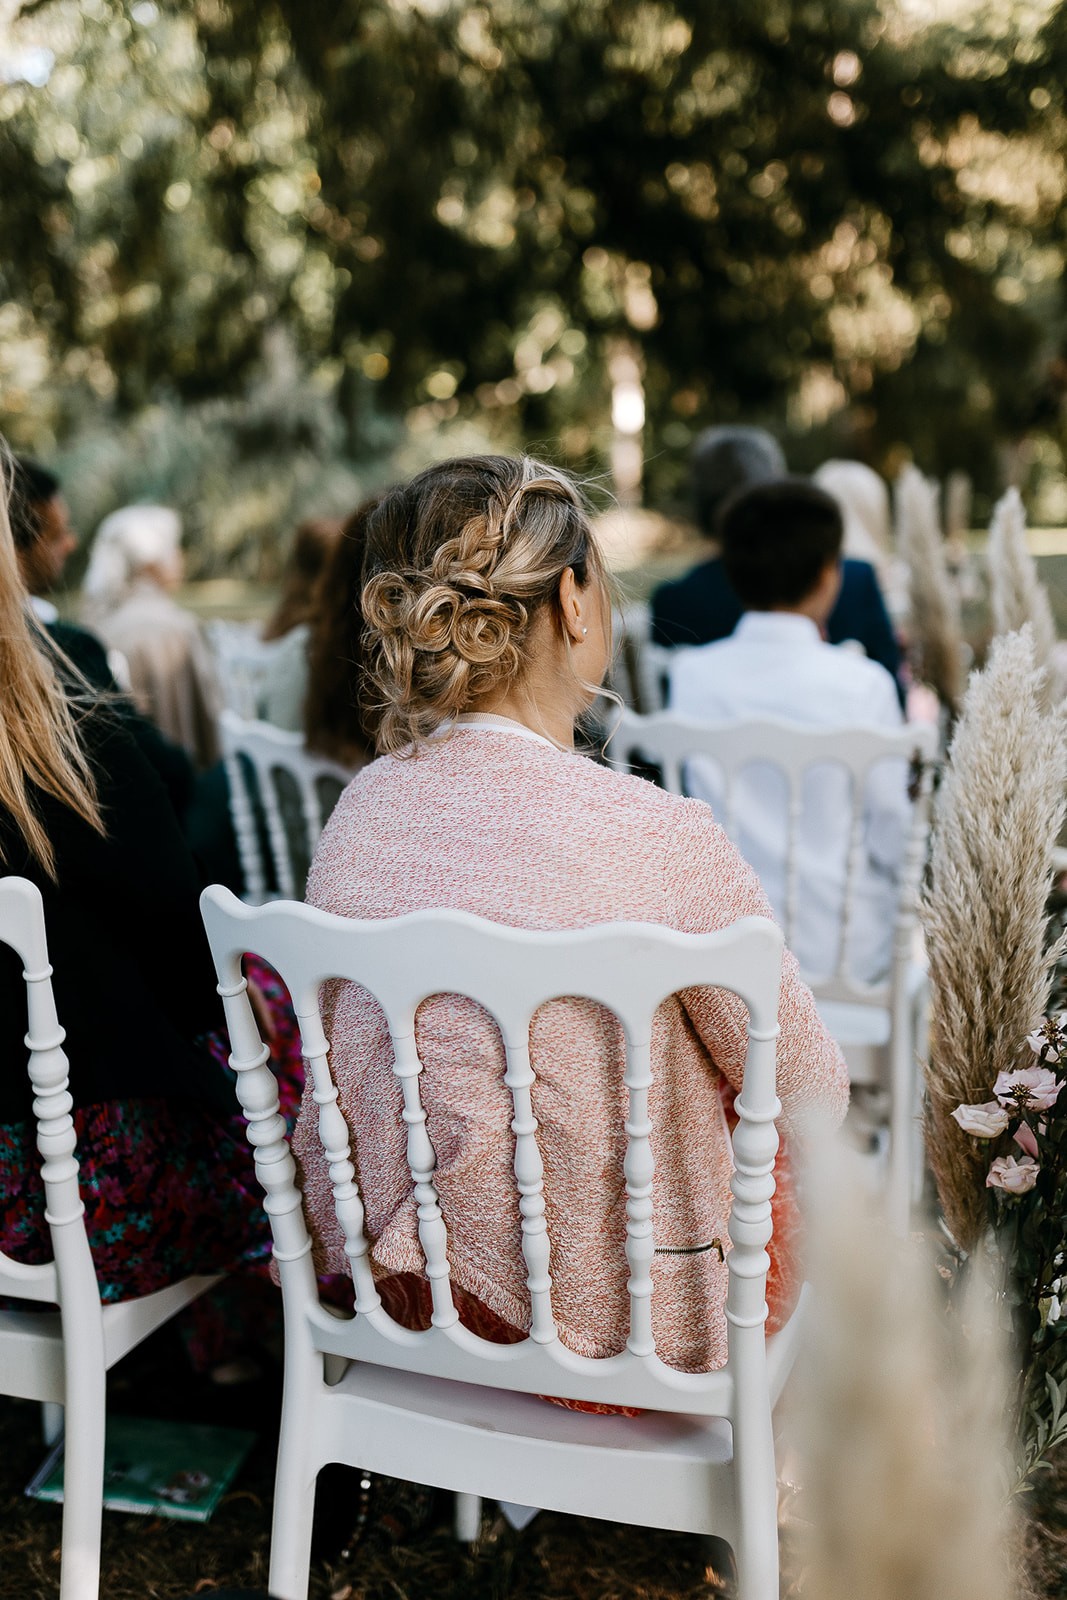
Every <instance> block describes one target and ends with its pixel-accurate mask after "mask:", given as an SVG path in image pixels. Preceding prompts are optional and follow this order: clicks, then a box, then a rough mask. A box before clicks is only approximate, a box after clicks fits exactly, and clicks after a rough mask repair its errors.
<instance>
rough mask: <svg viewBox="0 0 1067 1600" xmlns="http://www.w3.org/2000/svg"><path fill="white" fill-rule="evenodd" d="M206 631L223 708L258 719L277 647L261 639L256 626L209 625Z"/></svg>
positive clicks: (245, 624) (242, 623)
mask: <svg viewBox="0 0 1067 1600" xmlns="http://www.w3.org/2000/svg"><path fill="white" fill-rule="evenodd" d="M206 631H207V638H208V644H209V645H210V647H211V654H212V656H213V657H214V660H215V667H216V671H217V674H218V681H219V688H220V690H221V692H222V703H223V706H224V707H225V708H226V709H227V710H229V711H233V712H235V713H236V715H237V716H239V717H249V718H251V717H255V716H256V715H257V713H258V710H259V702H260V696H261V694H262V690H263V683H264V679H265V677H266V673H267V669H268V667H269V665H270V661H271V657H272V654H273V652H274V650H275V649H276V648H277V646H276V645H275V644H274V643H273V642H265V641H264V640H263V639H261V638H260V635H259V624H258V623H254V622H218V621H216V622H209V623H208V624H207V630H206Z"/></svg>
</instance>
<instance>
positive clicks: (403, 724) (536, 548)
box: [362, 456, 603, 752]
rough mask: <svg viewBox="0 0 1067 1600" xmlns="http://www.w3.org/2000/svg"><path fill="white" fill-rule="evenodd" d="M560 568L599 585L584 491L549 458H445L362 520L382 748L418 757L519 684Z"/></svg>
mask: <svg viewBox="0 0 1067 1600" xmlns="http://www.w3.org/2000/svg"><path fill="white" fill-rule="evenodd" d="M568 567H571V568H572V569H573V571H574V574H575V577H576V579H577V581H578V583H579V585H580V586H582V587H584V586H585V585H586V584H587V583H588V582H589V580H590V578H591V577H602V575H603V566H602V562H601V558H600V554H599V551H598V550H597V547H596V542H595V540H594V538H593V534H592V530H591V528H590V526H589V517H588V513H587V510H586V506H585V503H584V500H583V497H582V494H581V491H580V490H579V488H578V486H577V485H576V484H575V483H574V481H573V480H572V479H571V478H570V477H568V476H567V474H566V473H565V472H561V471H560V470H559V469H558V468H557V467H553V466H550V465H548V464H547V463H545V462H543V461H536V460H534V459H533V458H531V457H529V456H521V457H519V458H518V459H513V458H511V457H508V456H471V457H464V458H459V459H456V460H452V461H445V462H442V463H440V464H439V465H437V466H433V467H428V468H427V469H426V470H425V471H423V472H421V473H419V474H418V476H417V477H415V478H413V479H412V480H411V482H410V483H408V484H406V485H404V486H402V487H400V488H397V489H394V490H392V491H391V492H390V493H389V494H387V495H385V496H384V497H383V498H382V500H381V502H380V503H379V505H378V506H377V508H376V509H375V510H374V512H373V513H372V514H371V516H370V518H369V521H368V528H367V556H366V562H365V566H364V579H365V582H364V587H363V595H362V607H363V618H364V623H365V626H366V630H367V631H366V635H365V644H366V649H367V691H366V699H367V707H366V710H367V716H368V720H369V722H370V725H371V726H372V727H373V728H374V730H375V735H376V741H377V745H378V749H379V750H380V751H382V752H387V751H393V752H395V751H398V750H402V749H405V748H407V747H409V746H410V747H412V748H414V749H417V747H418V745H419V744H420V743H421V742H423V741H424V740H425V739H427V738H428V737H429V736H430V735H431V734H432V733H434V732H435V730H436V729H438V728H439V727H440V726H441V725H442V723H447V722H449V721H450V720H451V719H452V718H454V717H456V716H458V715H459V714H460V713H461V712H463V711H467V710H469V709H470V708H471V707H472V706H474V705H476V704H477V703H478V702H479V701H480V700H482V699H484V698H485V697H486V696H487V695H489V694H492V693H494V692H499V691H501V690H504V689H507V688H508V687H509V686H510V685H511V684H512V683H513V682H514V681H515V680H516V679H517V678H519V676H520V675H521V674H522V672H523V671H524V669H525V667H526V666H527V664H528V645H529V636H530V628H531V624H532V623H533V620H534V618H535V616H536V615H537V614H538V613H539V612H540V610H541V608H542V607H543V606H544V605H546V604H551V603H553V602H555V601H556V599H557V597H558V593H559V581H560V578H561V576H562V575H563V573H564V572H565V570H566V569H567V568H568Z"/></svg>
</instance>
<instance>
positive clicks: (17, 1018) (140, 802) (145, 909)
mask: <svg viewBox="0 0 1067 1600" xmlns="http://www.w3.org/2000/svg"><path fill="white" fill-rule="evenodd" d="M0 681H2V682H3V685H4V697H3V715H2V717H0V872H2V873H4V874H16V875H19V876H21V877H25V878H29V879H30V880H31V881H32V882H34V883H35V884H36V885H37V886H38V888H39V889H40V891H41V894H42V896H43V899H44V907H45V919H46V925H47V932H48V943H49V955H50V959H51V961H52V963H53V965H54V968H55V974H54V979H53V982H54V987H55V995H56V1005H57V1009H58V1012H59V1017H60V1020H61V1022H62V1024H63V1026H64V1027H65V1028H66V1030H67V1037H66V1046H65V1048H66V1051H67V1054H68V1057H69V1061H70V1092H71V1095H72V1097H73V1102H74V1122H75V1127H76V1130H77V1135H78V1160H79V1163H80V1177H81V1187H82V1197H83V1199H84V1201H85V1206H86V1225H87V1228H88V1233H89V1240H90V1244H91V1247H92V1251H93V1257H94V1260H95V1262H96V1267H97V1273H98V1276H99V1280H100V1286H101V1294H102V1297H103V1299H104V1301H105V1302H108V1303H110V1302H113V1301H119V1300H123V1299H127V1298H130V1297H131V1296H136V1295H142V1294H147V1293H150V1292H151V1291H154V1290H156V1289H159V1288H161V1287H163V1286H164V1285H165V1284H167V1283H170V1282H173V1281H175V1280H176V1279H178V1278H181V1277H184V1276H186V1275H188V1274H189V1273H215V1272H228V1271H230V1270H232V1269H236V1268H242V1267H252V1266H259V1267H261V1268H263V1269H264V1270H265V1265H266V1260H267V1257H268V1255H269V1242H268V1230H267V1229H266V1227H265V1224H264V1217H263V1212H262V1208H261V1204H260V1200H259V1194H258V1189H257V1185H256V1180H255V1177H254V1174H253V1170H252V1163H251V1160H250V1157H249V1152H248V1149H247V1146H246V1144H245V1141H244V1139H243V1137H242V1134H241V1130H240V1127H239V1126H238V1124H237V1119H236V1118H235V1116H234V1112H235V1102H234V1097H233V1090H232V1088H231V1086H230V1084H229V1082H228V1081H227V1078H226V1074H225V1071H224V1070H223V1067H222V1065H221V1063H222V1062H223V1061H224V1060H225V1049H224V1045H223V1043H222V1039H221V1036H214V1035H212V1033H211V1030H213V1029H215V1028H216V1027H217V1026H218V1025H219V1023H220V1020H221V1017H220V1010H219V1002H218V999H217V996H216V993H215V975H214V971H213V968H212V964H211V960H210V956H209V952H208V949H207V944H206V940H205V937H204V933H203V928H202V925H201V922H200V917H199V915H198V907H197V899H198V894H199V890H200V884H199V881H198V878H197V874H196V870H195V868H194V865H193V860H192V857H191V856H190V854H189V851H188V849H187V847H186V845H185V842H184V840H183V838H182V835H181V832H180V830H179V827H178V822H177V819H176V817H175V815H174V811H173V809H172V807H171V805H170V803H169V802H168V800H167V797H166V794H165V792H164V789H163V787H162V784H161V783H160V780H159V778H158V776H157V775H156V772H155V771H154V769H153V767H152V765H151V764H150V762H149V761H148V760H147V759H146V758H145V756H144V754H143V753H142V751H141V749H140V747H139V745H138V743H137V740H136V739H135V738H134V736H133V734H132V733H131V731H130V729H129V726H128V725H127V722H126V719H125V717H124V715H123V713H122V709H121V706H116V705H115V704H114V703H113V702H112V700H111V698H110V697H108V696H100V695H99V694H97V693H96V692H95V691H94V690H93V689H92V687H91V686H90V685H87V683H86V680H85V679H84V678H83V677H82V676H81V674H80V673H77V672H76V671H75V670H74V669H72V667H71V666H70V663H69V661H68V659H67V658H66V656H64V655H63V654H62V653H61V652H60V651H58V650H57V649H56V647H55V646H54V645H53V643H52V642H51V641H50V639H49V637H48V635H47V634H46V633H44V632H43V631H42V630H41V629H40V627H39V626H38V625H37V624H36V622H35V621H34V620H33V619H32V617H31V615H30V613H29V608H28V607H27V605H26V591H25V589H24V587H23V585H22V581H21V578H20V575H19V569H18V564H17V561H16V555H15V548H14V544H13V541H12V538H11V531H10V526H9V522H8V516H7V510H6V495H0ZM0 1019H2V1021H0V1034H2V1047H3V1054H4V1059H5V1062H6V1063H7V1066H6V1070H5V1072H4V1074H3V1076H2V1078H0V1249H3V1250H4V1251H5V1252H6V1253H8V1254H10V1255H11V1256H13V1257H14V1258H15V1259H18V1260H24V1261H31V1262H32V1261H40V1260H46V1259H49V1257H50V1241H49V1239H48V1233H47V1228H46V1225H45V1221H44V1197H43V1191H42V1185H41V1179H40V1157H39V1155H38V1152H37V1150H36V1146H35V1126H34V1122H33V1119H32V1114H31V1094H30V1085H29V1079H28V1076H27V1074H26V1072H25V1070H24V1069H22V1068H20V1066H19V1063H20V1062H23V1061H24V1060H25V1056H26V1051H25V1046H24V1043H23V1038H24V1035H25V1032H26V999H25V985H24V983H23V979H22V972H21V963H20V961H19V959H18V957H17V956H16V955H15V953H14V951H12V950H10V949H9V948H8V947H7V946H4V945H0Z"/></svg>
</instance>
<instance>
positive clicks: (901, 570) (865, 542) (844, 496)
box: [811, 459, 908, 623]
mask: <svg viewBox="0 0 1067 1600" xmlns="http://www.w3.org/2000/svg"><path fill="white" fill-rule="evenodd" d="M811 481H812V482H813V483H817V484H818V485H819V488H820V489H825V490H826V492H827V494H832V495H833V497H834V499H835V500H836V501H837V503H838V505H839V506H840V507H841V515H842V517H843V518H844V521H845V543H844V546H843V553H844V555H845V557H846V559H847V558H848V557H850V556H854V557H855V558H856V559H857V560H859V561H869V562H870V564H871V566H872V567H873V568H874V570H875V573H876V574H877V577H878V587H879V588H880V589H881V591H882V594H883V595H884V596H885V602H886V607H887V609H888V611H889V615H890V616H891V617H892V618H893V620H894V621H895V622H898V623H899V621H900V620H901V618H902V617H903V616H904V615H905V613H906V612H907V609H908V572H907V564H906V563H905V562H904V561H902V560H901V559H900V557H899V556H898V555H897V553H896V549H895V546H894V543H893V516H892V512H891V510H890V505H889V489H888V487H887V485H886V481H885V479H884V478H883V477H881V475H880V474H879V473H877V472H875V470H874V468H873V467H868V466H867V465H866V463H865V462H863V461H838V460H836V459H835V460H830V461H824V462H823V463H822V465H821V466H819V467H816V469H815V471H814V472H813V473H812V475H811Z"/></svg>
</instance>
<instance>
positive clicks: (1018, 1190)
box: [985, 1156, 1041, 1194]
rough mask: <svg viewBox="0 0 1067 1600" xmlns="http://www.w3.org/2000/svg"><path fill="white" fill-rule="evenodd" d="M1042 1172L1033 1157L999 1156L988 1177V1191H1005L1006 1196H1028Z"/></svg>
mask: <svg viewBox="0 0 1067 1600" xmlns="http://www.w3.org/2000/svg"><path fill="white" fill-rule="evenodd" d="M1040 1171H1041V1168H1040V1167H1039V1166H1038V1164H1037V1162H1036V1161H1035V1160H1034V1158H1033V1156H1022V1157H1021V1158H1020V1160H1018V1161H1016V1159H1015V1157H1014V1156H998V1157H997V1159H996V1160H995V1161H994V1162H993V1164H992V1166H991V1167H990V1169H989V1172H988V1173H987V1175H986V1180H985V1181H986V1188H987V1189H1003V1190H1004V1192H1005V1194H1028V1193H1029V1191H1030V1190H1031V1189H1032V1188H1033V1187H1034V1184H1035V1183H1036V1182H1037V1175H1038V1173H1039V1172H1040Z"/></svg>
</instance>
